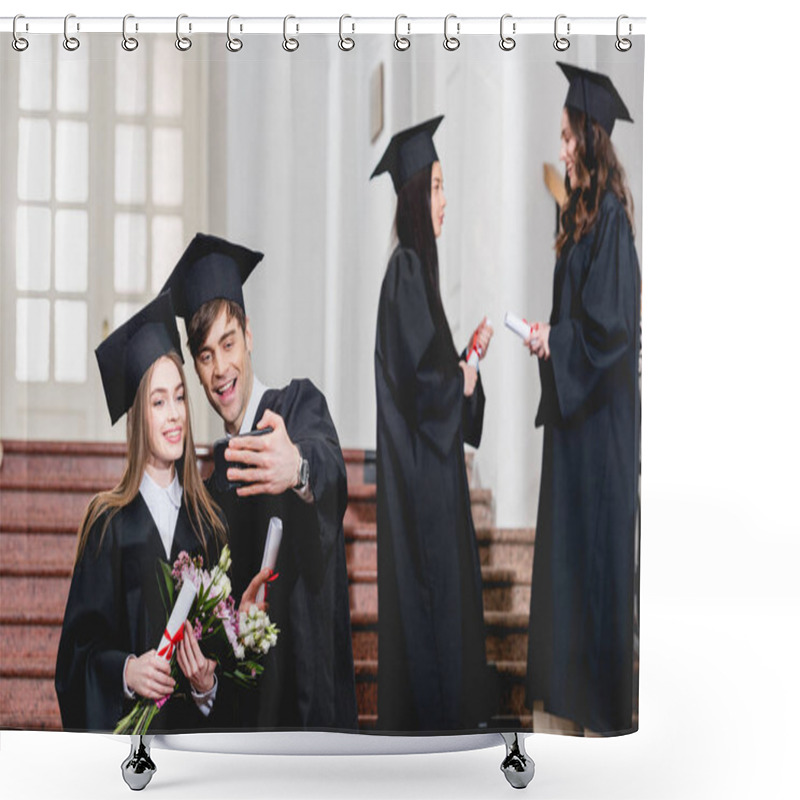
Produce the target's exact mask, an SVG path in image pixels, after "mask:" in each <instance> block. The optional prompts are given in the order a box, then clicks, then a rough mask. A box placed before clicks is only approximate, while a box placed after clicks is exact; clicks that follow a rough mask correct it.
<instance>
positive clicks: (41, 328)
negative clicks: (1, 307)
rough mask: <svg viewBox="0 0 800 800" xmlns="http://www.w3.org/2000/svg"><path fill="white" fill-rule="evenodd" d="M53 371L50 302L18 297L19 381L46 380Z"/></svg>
mask: <svg viewBox="0 0 800 800" xmlns="http://www.w3.org/2000/svg"><path fill="white" fill-rule="evenodd" d="M49 371H50V301H49V300H37V299H32V298H27V297H21V298H19V299H18V300H17V365H16V370H15V372H16V376H17V380H18V381H46V380H47V376H48V373H49Z"/></svg>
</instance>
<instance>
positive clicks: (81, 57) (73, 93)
mask: <svg viewBox="0 0 800 800" xmlns="http://www.w3.org/2000/svg"><path fill="white" fill-rule="evenodd" d="M90 47H91V42H90V40H89V39H87V38H86V37H85V36H84V37H82V38H81V46H80V49H79V50H78V51H77V52H74V53H68V52H67V51H66V50H65V49H64V48H63V47H59V48H58V77H57V79H56V87H57V88H56V97H57V99H56V105H57V107H58V110H59V111H71V112H86V111H88V110H89V55H90V50H89V48H90Z"/></svg>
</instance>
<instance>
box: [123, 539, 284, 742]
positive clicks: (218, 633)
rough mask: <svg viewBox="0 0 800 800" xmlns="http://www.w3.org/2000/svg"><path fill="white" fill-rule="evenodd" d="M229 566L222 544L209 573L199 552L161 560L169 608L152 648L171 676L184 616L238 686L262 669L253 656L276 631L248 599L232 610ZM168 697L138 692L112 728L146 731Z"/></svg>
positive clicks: (259, 653)
mask: <svg viewBox="0 0 800 800" xmlns="http://www.w3.org/2000/svg"><path fill="white" fill-rule="evenodd" d="M230 567H231V554H230V550H229V549H228V546H227V545H225V547H224V548H223V550H222V554H221V555H220V559H219V562H218V563H217V565H216V566H215V567H214V568H213V569H212V570H211V571H210V572H209V571H207V570H204V569H203V558H202V556H196V557H195V558H190V557H189V555H188V553H186V552H185V551H184V552H181V554H180V555H179V556H178V559H177V560H176V561H175V563H174V564H173V565H172V566H171V567H170V565H169V564H166V563H163V562H162V571H163V577H164V585H165V588H166V597H165V598H164V599H165V605H167V606H168V607H170V608H171V609H172V612H171V614H170V617H169V621H168V623H167V627H166V629H165V630H164V635H163V636H162V637H161V642H160V643H159V646H158V648H157V651H156V652H157V653H158V655H159V656H160V657H161V658H164V659H166V660H167V661H168V662H169V663H171V666H172V671H171V674H172V677H173V678H176V677H177V664H176V662H175V659H174V654H175V651H176V646H177V644H178V642H179V641H180V640H181V639H182V638H183V636H184V632H185V631H186V630H188V628H187V626H186V625H185V623H186V622H187V621H188V622H189V628H190V629H191V631H192V634H193V635H194V638H195V639H196V640H197V641H198V642H203V653H204V655H205V656H206V658H209V659H213V660H214V661H216V662H218V663H220V664H223V665H224V668H223V669H224V671H223V674H224V675H226V676H227V677H230V678H231V679H233V680H234V681H236V682H237V683H239V684H241V685H245V686H252V685H253V684H254V683H255V682H256V681H257V679H258V676H259V675H261V673H262V672H263V671H264V667H263V665H262V664H261V663H260V662H259V660H258V659H260V658H261V657H262V656H264V655H265V654H266V653H267V652H269V649H270V647H273V646H274V645H275V644H276V642H277V640H278V633H279V631H278V629H277V628H276V627H275V626H274V625H273V624H272V623H271V622H270V619H269V617H268V616H267V614H266V612H265V611H264V610H262V609H261V608H259V606H258V605H256V604H249V608H248V609H246V610H242V611H241V612H240V611H239V610H237V608H236V603H235V601H234V599H233V597H231V582H230V578H229V577H228V571H229V570H230ZM176 591H177V592H178V597H177V601H175V593H176ZM186 635H188V634H186ZM169 697H170V695H168V696H166V697H163V698H160V699H159V700H151V699H147V698H141V697H140V698H139V699H137V701H136V703H135V704H134V707H133V709H132V710H131V711H130V713H129V714H127V715H126V716H124V717H123V718H122V719H121V720H120V721H119V722H118V723H117V727H116V728H115V729H114V733H132V734H144V733H146V732H147V730H148V728H149V727H150V724H151V723H152V721H153V719H154V718H155V716H156V715H157V714H158V712H159V711H160V710H161V708H162V706H163V705H164V703H166V702H167V700H168V699H169Z"/></svg>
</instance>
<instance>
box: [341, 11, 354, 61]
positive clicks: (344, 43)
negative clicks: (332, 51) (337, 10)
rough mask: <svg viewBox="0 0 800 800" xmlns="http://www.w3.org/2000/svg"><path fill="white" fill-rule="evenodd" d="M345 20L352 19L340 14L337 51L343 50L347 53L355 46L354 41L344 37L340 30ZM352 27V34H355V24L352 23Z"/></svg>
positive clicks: (347, 15)
mask: <svg viewBox="0 0 800 800" xmlns="http://www.w3.org/2000/svg"><path fill="white" fill-rule="evenodd" d="M346 19H353V18H352V17H351V16H350V15H349V14H342V16H341V17H339V49H340V50H344V52H345V53H346V52H348V51H349V50H352V49H353V48H354V47H355V46H356V43H355V40H354V39H352V38H351V37H349V36H345V35H344V31H343V30H342V26H343V24H344V21H345V20H346ZM352 26H353V33H355V32H356V24H355V22H353V23H352Z"/></svg>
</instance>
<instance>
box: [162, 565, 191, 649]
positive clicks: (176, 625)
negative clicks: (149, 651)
mask: <svg viewBox="0 0 800 800" xmlns="http://www.w3.org/2000/svg"><path fill="white" fill-rule="evenodd" d="M196 594H197V589H196V588H195V586H194V584H193V583H192V582H191V581H184V583H183V586H181V590H180V592H178V599H177V600H176V601H175V605H174V606H173V608H172V613H171V614H170V615H169V622H167V632H168V633H169V639H168V638H167V636H166V633H165V634H163V635H162V636H161V641H160V642H159V643H158V648H157V649H156V653H161V651H162V650H163V649H164V648H167V652H168V653H169V658H167V655H166V653H165V654H164V655H163V656H162V658H167V661H169V660H170V659H171V658H172V651H173V650H174V649H175V644H174V642H175V636H176V634H177V633H178V631H179V630H180V629H181V628H182V627H183V624H184V622H186V618H187V617H188V616H189V611H191V609H192V603H193V602H194V598H195V595H196Z"/></svg>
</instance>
